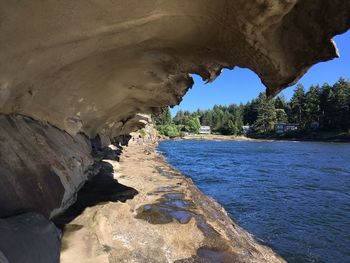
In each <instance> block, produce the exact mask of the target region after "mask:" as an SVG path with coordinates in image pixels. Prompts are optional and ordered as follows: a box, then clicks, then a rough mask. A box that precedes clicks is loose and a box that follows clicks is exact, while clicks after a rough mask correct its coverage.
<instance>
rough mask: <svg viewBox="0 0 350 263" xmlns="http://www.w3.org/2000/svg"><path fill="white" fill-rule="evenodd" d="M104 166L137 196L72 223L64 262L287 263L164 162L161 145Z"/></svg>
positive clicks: (102, 205) (135, 147) (137, 149)
mask: <svg viewBox="0 0 350 263" xmlns="http://www.w3.org/2000/svg"><path fill="white" fill-rule="evenodd" d="M145 153H148V154H147V155H146V154H145ZM104 162H108V163H109V164H110V165H111V166H112V167H113V168H114V169H113V178H114V179H115V180H117V181H118V183H119V184H122V185H125V186H127V187H130V188H132V189H135V190H137V191H138V194H137V195H134V196H133V197H132V198H130V199H128V200H122V201H125V202H116V201H115V200H108V201H106V200H104V201H103V202H96V204H95V205H94V206H88V207H86V208H85V209H84V210H83V211H81V212H80V214H79V215H76V216H75V217H74V218H71V219H70V220H69V221H66V223H65V226H64V228H63V238H62V248H61V262H63V263H64V262H159V263H160V262H162V263H163V262H178V263H180V262H213V263H214V262H215V263H217V262H219V263H220V262H223V263H225V262H230V263H231V262H284V260H283V259H281V258H280V257H279V256H278V255H276V254H275V253H274V252H273V251H272V250H271V249H270V248H267V247H265V246H263V245H261V244H259V243H257V242H256V241H255V240H254V239H253V238H252V237H251V236H250V235H249V234H248V233H247V232H245V231H244V230H243V229H241V228H240V227H239V226H237V225H235V224H234V223H233V222H232V220H231V219H230V218H229V217H228V215H227V214H226V212H225V211H224V209H223V208H222V207H221V206H220V205H218V204H217V203H216V202H215V201H214V200H212V199H211V198H209V197H207V196H205V195H203V194H202V193H201V192H200V191H199V190H198V189H197V188H196V187H195V186H194V185H193V183H192V181H191V180H189V179H186V178H185V177H183V176H182V175H181V174H180V173H179V172H178V171H176V170H174V169H173V168H172V167H170V165H168V164H167V163H165V162H164V160H163V158H162V157H161V156H160V155H158V154H157V153H155V152H154V146H150V145H141V144H139V143H134V144H132V145H131V146H129V147H127V148H126V149H125V150H124V152H123V153H122V155H121V156H120V163H119V164H117V163H116V161H113V160H106V159H104ZM78 200H79V197H78Z"/></svg>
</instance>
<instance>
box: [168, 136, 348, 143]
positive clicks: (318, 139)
mask: <svg viewBox="0 0 350 263" xmlns="http://www.w3.org/2000/svg"><path fill="white" fill-rule="evenodd" d="M170 140H198V141H255V142H274V141H300V142H335V143H350V137H314V138H308V137H304V138H286V137H273V136H269V137H268V136H266V137H260V138H258V137H255V138H253V137H246V136H235V135H217V134H210V135H207V134H201V135H199V134H198V135H187V136H184V137H175V138H170Z"/></svg>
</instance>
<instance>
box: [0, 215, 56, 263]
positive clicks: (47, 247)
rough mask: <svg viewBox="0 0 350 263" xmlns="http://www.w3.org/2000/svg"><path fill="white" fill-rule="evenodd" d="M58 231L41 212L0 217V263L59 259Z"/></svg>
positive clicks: (40, 261) (53, 260)
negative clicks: (7, 217)
mask: <svg viewBox="0 0 350 263" xmlns="http://www.w3.org/2000/svg"><path fill="white" fill-rule="evenodd" d="M60 236H61V232H60V230H58V229H57V228H56V227H55V225H54V224H53V223H52V222H50V221H48V220H47V219H45V217H43V216H42V215H38V214H34V213H28V214H22V215H19V216H15V217H12V218H9V219H0V262H1V263H17V262H18V263H19V262H20V263H48V262H50V263H58V262H59V257H60Z"/></svg>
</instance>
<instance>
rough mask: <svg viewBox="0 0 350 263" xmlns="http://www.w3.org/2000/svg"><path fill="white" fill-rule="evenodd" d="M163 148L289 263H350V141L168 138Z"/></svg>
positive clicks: (184, 170)
mask: <svg viewBox="0 0 350 263" xmlns="http://www.w3.org/2000/svg"><path fill="white" fill-rule="evenodd" d="M158 149H159V151H161V152H162V153H163V154H164V155H165V156H166V159H167V161H168V162H169V163H170V164H172V165H173V166H174V167H175V168H177V169H178V170H180V171H181V172H182V173H183V174H185V175H187V176H189V177H191V178H192V179H193V181H194V182H195V183H196V184H197V186H198V187H199V188H200V189H201V190H202V191H203V192H204V193H206V194H208V195H210V196H212V197H214V198H215V199H216V200H218V201H219V202H220V203H221V204H222V205H223V206H224V207H225V208H226V210H227V211H228V212H229V213H230V214H231V216H232V217H233V218H234V220H235V221H236V222H238V223H239V224H240V225H241V226H242V227H244V228H245V229H247V230H248V231H249V232H250V233H252V234H254V235H255V237H256V238H257V239H259V240H261V241H263V242H264V243H266V244H268V245H269V246H271V247H272V248H273V249H274V250H275V251H277V252H278V253H279V254H280V255H282V256H283V257H284V258H285V259H286V260H287V261H288V262H339V263H347V262H350V144H335V143H314V142H239V141H223V142H214V141H165V142H162V143H161V144H160V146H159V148H158Z"/></svg>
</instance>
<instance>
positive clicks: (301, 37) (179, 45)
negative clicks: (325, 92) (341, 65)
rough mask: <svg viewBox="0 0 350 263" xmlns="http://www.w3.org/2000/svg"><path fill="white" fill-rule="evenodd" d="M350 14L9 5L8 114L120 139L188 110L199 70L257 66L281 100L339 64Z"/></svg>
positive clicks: (247, 4) (198, 4)
mask: <svg viewBox="0 0 350 263" xmlns="http://www.w3.org/2000/svg"><path fill="white" fill-rule="evenodd" d="M349 10H350V2H349V1H344V0H333V1H329V0H313V1H304V0H251V1H247V0H234V1H226V0H217V1H212V0H201V1H183V0H174V1H156V0H147V1H139V0H129V1H114V0H113V1H110V0H100V1H93V0H88V1H85V0H84V1H82V0H77V1H70V0H62V1H53V0H50V1H39V0H32V1H12V0H3V1H1V3H0V17H1V23H0V34H1V40H0V60H1V64H0V112H2V113H6V114H9V113H20V114H23V115H27V116H31V117H33V118H35V119H38V120H42V121H48V122H50V123H51V124H53V125H55V126H57V127H59V128H60V129H62V130H65V131H67V132H68V133H70V134H76V133H77V132H78V131H84V132H85V133H86V134H88V135H89V136H95V135H96V134H97V133H98V132H104V133H107V134H109V135H118V134H120V133H124V132H126V129H123V126H124V125H125V123H127V122H128V120H129V119H130V118H131V117H132V116H133V115H134V114H135V113H138V112H151V111H156V110H157V109H158V108H159V107H163V106H167V105H175V104H177V103H178V102H179V101H180V100H181V97H182V96H183V95H184V94H185V92H186V90H187V89H188V88H189V87H190V86H191V85H192V78H191V77H190V75H189V73H196V74H199V75H201V76H202V77H203V79H206V80H208V81H212V80H214V79H215V78H216V76H217V75H218V74H220V72H221V69H222V68H230V69H232V68H234V67H235V66H240V67H247V68H250V69H252V70H253V71H255V72H256V73H257V74H258V75H259V76H260V78H261V79H262V81H263V82H264V83H265V84H266V85H267V87H268V93H269V94H275V93H276V92H278V91H279V90H281V89H282V88H283V87H286V86H288V85H290V84H292V83H294V82H295V81H296V80H298V79H299V78H300V77H301V76H302V75H303V74H304V73H305V72H306V70H307V69H308V68H309V67H310V66H311V65H313V64H315V63H317V62H319V61H325V60H328V59H331V58H334V57H336V56H337V52H336V49H335V47H334V44H333V43H332V41H331V38H332V37H333V36H334V35H335V34H339V33H342V32H344V31H345V30H346V29H347V28H349V26H350V19H349V17H350V14H349ZM237 92H239V91H237Z"/></svg>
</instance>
